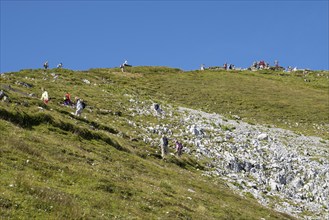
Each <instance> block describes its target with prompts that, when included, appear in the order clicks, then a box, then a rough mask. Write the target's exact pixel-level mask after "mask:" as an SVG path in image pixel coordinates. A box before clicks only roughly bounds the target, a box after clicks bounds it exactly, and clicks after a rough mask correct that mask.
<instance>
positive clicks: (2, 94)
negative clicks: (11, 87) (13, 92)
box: [0, 90, 6, 100]
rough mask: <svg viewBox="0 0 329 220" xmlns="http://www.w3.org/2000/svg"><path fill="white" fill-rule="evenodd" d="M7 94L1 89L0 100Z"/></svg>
mask: <svg viewBox="0 0 329 220" xmlns="http://www.w3.org/2000/svg"><path fill="white" fill-rule="evenodd" d="M5 96H6V94H5V92H4V91H3V90H1V91H0V100H2V98H3V97H5Z"/></svg>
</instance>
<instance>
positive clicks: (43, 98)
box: [41, 88, 49, 105]
mask: <svg viewBox="0 0 329 220" xmlns="http://www.w3.org/2000/svg"><path fill="white" fill-rule="evenodd" d="M42 91H43V93H42V95H41V100H42V101H43V103H45V104H46V105H47V104H48V102H49V96H48V92H47V91H46V90H45V89H44V88H42Z"/></svg>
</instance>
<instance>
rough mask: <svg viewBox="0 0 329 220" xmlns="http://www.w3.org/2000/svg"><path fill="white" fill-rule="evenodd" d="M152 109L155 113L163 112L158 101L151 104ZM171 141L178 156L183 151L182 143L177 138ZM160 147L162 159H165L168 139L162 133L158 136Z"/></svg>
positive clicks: (160, 113)
mask: <svg viewBox="0 0 329 220" xmlns="http://www.w3.org/2000/svg"><path fill="white" fill-rule="evenodd" d="M153 110H154V111H155V115H163V114H164V111H163V110H162V108H161V107H160V105H159V104H158V103H154V104H153ZM173 141H174V145H175V149H176V151H175V154H176V155H177V156H179V157H180V156H181V155H182V153H183V144H182V143H181V142H179V141H178V140H177V139H174V140H173ZM160 148H161V157H162V159H165V158H166V155H168V153H169V139H168V138H167V136H165V135H162V136H161V138H160Z"/></svg>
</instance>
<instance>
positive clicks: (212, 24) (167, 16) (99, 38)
mask: <svg viewBox="0 0 329 220" xmlns="http://www.w3.org/2000/svg"><path fill="white" fill-rule="evenodd" d="M328 11H329V7H328V0H310V1H298V0H294V1H289V0H288V1H283V0H281V1H266V0H263V1H247V0H244V1H242V0H241V1H234V0H233V1H201V0H200V1H187V0H185V1H173V0H172V1H136V0H135V1H15V0H10V1H9V0H8V1H6V0H1V69H0V71H1V72H9V71H18V70H20V69H30V68H32V69H34V68H42V64H43V63H44V61H46V60H48V61H49V65H50V67H51V68H53V67H55V66H56V65H57V64H58V63H59V62H63V64H64V67H65V68H68V69H74V70H87V69H90V68H107V67H118V66H119V65H120V64H121V63H122V62H123V61H124V59H128V62H129V63H130V64H131V65H135V66H144V65H147V66H170V67H178V68H181V69H183V70H192V69H199V67H200V64H202V63H204V64H205V65H206V66H222V65H223V63H225V62H227V63H232V64H235V66H237V67H243V68H246V67H249V66H250V65H251V64H252V62H253V61H255V60H265V61H267V62H269V63H270V64H271V65H274V60H278V61H279V64H280V65H281V66H283V67H287V66H292V67H295V66H297V67H298V68H310V69H314V70H328V69H329V68H328V59H329V58H328V50H329V46H328V20H329V18H328Z"/></svg>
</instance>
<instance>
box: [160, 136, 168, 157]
mask: <svg viewBox="0 0 329 220" xmlns="http://www.w3.org/2000/svg"><path fill="white" fill-rule="evenodd" d="M160 146H161V157H162V159H165V156H166V155H167V154H168V138H167V137H166V136H165V135H162V137H161V139H160Z"/></svg>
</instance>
